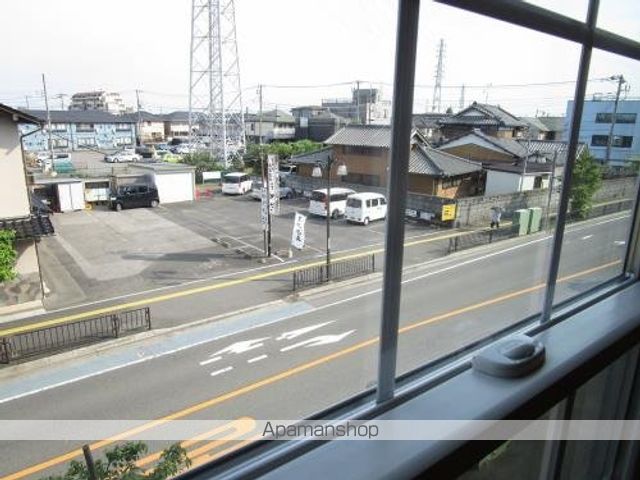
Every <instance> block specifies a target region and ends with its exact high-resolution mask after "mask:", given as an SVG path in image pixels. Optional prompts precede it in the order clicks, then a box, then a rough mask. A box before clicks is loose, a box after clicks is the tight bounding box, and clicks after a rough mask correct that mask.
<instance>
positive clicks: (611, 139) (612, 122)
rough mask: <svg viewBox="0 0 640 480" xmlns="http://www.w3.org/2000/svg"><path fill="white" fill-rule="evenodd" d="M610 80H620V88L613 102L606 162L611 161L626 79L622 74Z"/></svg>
mask: <svg viewBox="0 0 640 480" xmlns="http://www.w3.org/2000/svg"><path fill="white" fill-rule="evenodd" d="M609 79H610V80H618V89H617V91H616V100H615V102H614V104H613V114H612V115H611V127H609V138H608V139H607V152H606V154H605V159H604V161H605V163H609V160H610V159H611V144H612V143H613V127H615V125H616V115H617V114H618V103H619V101H620V92H621V90H622V84H623V83H625V79H624V77H623V76H622V75H614V76H612V77H610V78H609Z"/></svg>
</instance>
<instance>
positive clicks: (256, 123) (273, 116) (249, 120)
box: [244, 109, 296, 143]
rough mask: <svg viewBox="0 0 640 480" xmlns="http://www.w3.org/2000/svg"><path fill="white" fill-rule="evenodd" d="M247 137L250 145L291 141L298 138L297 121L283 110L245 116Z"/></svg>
mask: <svg viewBox="0 0 640 480" xmlns="http://www.w3.org/2000/svg"><path fill="white" fill-rule="evenodd" d="M244 124H245V135H246V137H247V141H248V142H250V143H260V135H262V141H263V142H265V143H270V142H276V141H290V140H294V139H295V138H296V119H295V118H294V117H293V115H291V114H290V113H287V112H285V111H283V110H277V109H276V110H270V111H268V112H262V115H259V114H257V113H246V114H245V115H244Z"/></svg>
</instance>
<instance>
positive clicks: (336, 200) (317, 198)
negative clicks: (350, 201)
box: [309, 187, 356, 218]
mask: <svg viewBox="0 0 640 480" xmlns="http://www.w3.org/2000/svg"><path fill="white" fill-rule="evenodd" d="M354 193H356V192H354V191H353V190H351V189H350V188H340V187H336V188H332V189H331V201H330V202H329V212H331V213H330V215H331V218H338V217H341V216H342V215H344V212H345V210H346V209H347V197H348V196H349V195H353V194H354ZM309 213H311V214H312V215H320V216H321V217H326V216H327V189H326V188H321V189H319V190H314V191H313V192H311V201H310V202H309Z"/></svg>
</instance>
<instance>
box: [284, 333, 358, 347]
mask: <svg viewBox="0 0 640 480" xmlns="http://www.w3.org/2000/svg"><path fill="white" fill-rule="evenodd" d="M353 332H355V330H349V331H348V332H344V333H339V334H337V335H320V336H319V337H313V338H309V339H307V340H303V341H301V342H298V343H294V344H293V345H289V346H287V347H284V348H281V349H280V351H281V352H288V351H289V350H293V349H294V348H298V347H317V346H319V345H328V344H330V343H337V342H339V341H340V340H342V339H344V338H346V337H347V336H349V335H351V334H352V333H353Z"/></svg>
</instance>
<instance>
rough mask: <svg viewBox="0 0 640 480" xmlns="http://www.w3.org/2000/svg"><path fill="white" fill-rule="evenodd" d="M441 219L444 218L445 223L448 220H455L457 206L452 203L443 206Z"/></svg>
mask: <svg viewBox="0 0 640 480" xmlns="http://www.w3.org/2000/svg"><path fill="white" fill-rule="evenodd" d="M441 218H442V221H443V222H444V221H447V220H455V218H456V204H455V203H451V204H449V205H443V206H442V214H441Z"/></svg>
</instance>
